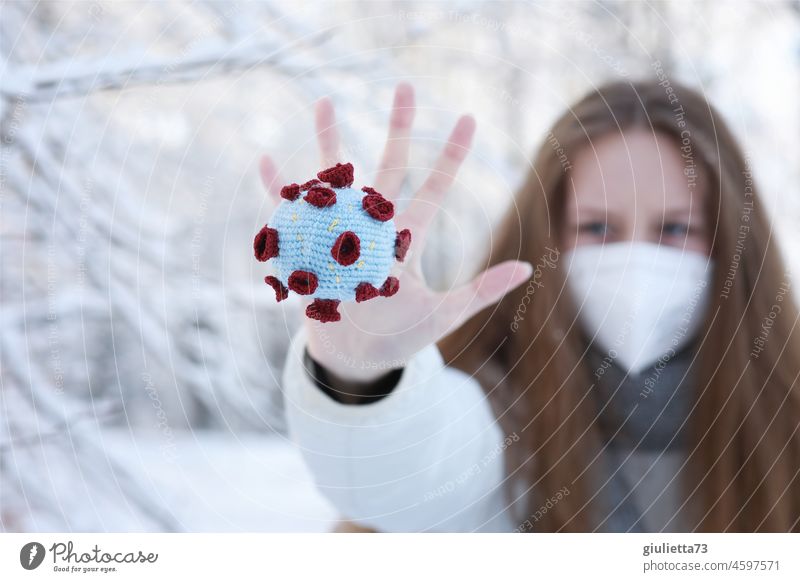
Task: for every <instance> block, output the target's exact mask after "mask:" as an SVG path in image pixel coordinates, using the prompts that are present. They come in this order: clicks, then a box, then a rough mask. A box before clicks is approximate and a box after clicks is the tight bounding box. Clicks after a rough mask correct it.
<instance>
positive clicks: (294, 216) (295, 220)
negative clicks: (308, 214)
mask: <svg viewBox="0 0 800 582" xmlns="http://www.w3.org/2000/svg"><path fill="white" fill-rule="evenodd" d="M292 222H297V213H296V212H293V213H292Z"/></svg>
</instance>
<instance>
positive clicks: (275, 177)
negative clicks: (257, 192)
mask: <svg viewBox="0 0 800 582" xmlns="http://www.w3.org/2000/svg"><path fill="white" fill-rule="evenodd" d="M258 173H259V174H260V176H261V183H262V184H263V185H264V189H265V190H266V191H267V192H268V193H269V195H270V196H273V197H274V198H276V199H277V200H278V201H280V198H281V188H282V187H283V186H285V184H284V183H283V179H282V178H281V176H280V174H279V173H278V168H277V166H275V162H273V161H272V158H270V157H269V156H261V160H259V163H258Z"/></svg>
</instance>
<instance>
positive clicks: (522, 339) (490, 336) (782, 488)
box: [439, 81, 800, 532]
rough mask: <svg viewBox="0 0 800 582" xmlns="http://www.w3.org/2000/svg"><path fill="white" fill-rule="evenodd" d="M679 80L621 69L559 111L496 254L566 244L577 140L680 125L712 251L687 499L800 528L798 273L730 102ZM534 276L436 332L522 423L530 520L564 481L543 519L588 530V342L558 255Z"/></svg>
mask: <svg viewBox="0 0 800 582" xmlns="http://www.w3.org/2000/svg"><path fill="white" fill-rule="evenodd" d="M671 89H672V90H671V91H669V92H668V91H667V90H665V87H664V86H661V85H659V84H658V83H657V82H655V81H640V82H635V83H630V82H617V83H612V84H608V85H606V86H603V87H601V88H599V89H597V90H595V91H593V92H591V93H590V94H588V95H587V96H586V97H584V98H583V99H582V100H580V101H579V102H578V103H577V104H576V105H575V106H574V107H572V108H570V109H569V110H568V111H567V112H565V113H564V115H563V116H562V117H561V118H560V119H559V120H558V121H557V122H556V123H555V125H554V126H553V128H552V130H551V132H550V133H549V134H548V136H547V139H546V140H545V143H544V144H543V145H542V146H541V148H540V150H539V151H538V154H537V156H536V158H535V162H534V166H533V168H532V169H531V171H530V173H529V175H528V177H527V180H526V182H525V184H524V185H523V186H522V188H521V189H520V190H519V192H518V193H517V196H516V200H515V204H514V205H513V207H514V211H513V212H509V214H508V217H507V219H506V222H505V224H504V225H503V227H502V228H500V229H499V233H500V237H499V241H498V242H497V244H496V245H495V246H493V248H492V249H491V252H490V255H489V256H488V257H487V265H493V264H496V263H499V262H502V261H504V260H507V259H519V258H522V259H525V260H528V261H530V262H531V263H532V264H537V263H541V262H542V259H543V257H551V258H552V254H553V249H556V254H557V249H558V247H559V244H560V232H559V229H560V226H561V224H562V222H563V221H562V213H563V208H564V190H565V187H564V186H565V183H566V180H567V179H568V177H569V174H570V171H571V166H570V163H569V159H570V157H571V156H574V155H575V154H576V153H577V152H578V150H579V149H580V148H581V147H583V146H585V145H586V144H589V143H590V142H591V141H592V140H596V139H597V138H599V137H600V136H601V135H604V134H607V133H608V132H624V131H626V130H628V129H630V128H632V127H643V128H646V129H648V130H649V131H652V132H660V133H662V134H665V135H668V136H671V137H673V138H674V140H675V142H676V146H677V147H683V148H684V150H683V151H684V153H686V152H687V151H688V152H689V154H690V155H691V156H693V157H694V158H695V161H696V163H697V164H698V167H699V168H701V170H700V171H701V172H702V173H703V174H704V176H705V178H706V181H705V182H706V183H705V186H706V187H707V189H708V190H707V191H708V196H707V199H708V207H707V209H706V210H707V216H708V220H709V224H710V226H711V228H710V229H709V231H710V232H711V233H713V234H712V240H711V249H712V250H711V253H712V256H713V257H714V259H715V264H716V269H715V273H714V276H713V283H712V289H711V291H710V295H711V302H710V305H709V309H708V312H707V319H706V325H705V326H704V327H703V328H702V329H703V330H704V331H705V333H701V336H702V337H700V338H698V341H697V348H696V349H697V352H696V357H695V358H694V359H693V363H692V365H691V368H690V376H689V377H691V379H692V381H693V383H694V386H695V396H696V398H695V401H694V402H693V404H695V405H694V407H693V409H692V411H691V413H690V416H689V418H688V423H689V431H690V435H691V436H690V438H689V445H688V447H687V455H688V458H687V466H686V469H685V479H684V482H683V483H682V488H683V491H684V497H683V502H684V503H685V505H684V506H683V507H684V510H685V513H686V515H687V517H688V518H689V520H688V521H689V523H691V527H692V529H696V530H698V531H748V532H749V531H780V532H786V531H798V530H799V529H800V479H798V471H800V434H798V427H799V426H800V390H799V389H798V375H800V335H799V334H798V332H797V330H796V326H797V322H798V310H797V306H796V304H795V303H794V301H793V298H792V294H791V290H790V287H791V282H790V281H789V279H788V275H787V273H786V269H785V266H784V263H783V261H782V259H781V257H780V254H779V252H778V249H777V248H776V245H775V239H774V237H773V236H772V232H771V231H770V225H769V220H768V217H767V215H766V210H765V208H764V206H763V205H762V204H761V201H760V197H759V195H758V192H757V188H756V187H755V184H753V183H752V176H751V172H750V169H749V163H748V160H746V159H745V157H744V156H743V154H742V152H741V151H740V149H739V147H738V145H737V143H736V141H735V139H734V137H733V135H732V134H731V132H730V130H729V129H728V127H727V126H726V124H725V123H724V121H723V119H722V117H721V116H720V114H719V113H718V112H717V111H716V110H715V109H714V107H712V106H711V105H710V104H709V103H708V102H707V101H706V99H704V98H703V97H702V96H701V95H700V94H698V93H697V92H695V91H693V90H691V89H689V88H687V87H684V86H681V85H678V84H676V83H672V84H671ZM679 108H680V109H679ZM687 148H688V149H687ZM745 215H747V218H744V216H745ZM542 264H544V263H542ZM537 277H538V279H537V282H536V285H534V286H531V285H529V286H527V287H526V286H524V285H523V286H521V287H520V288H518V289H516V290H515V291H513V292H511V293H509V294H508V295H507V296H506V297H505V298H504V299H503V300H502V301H501V302H500V303H499V304H498V305H496V306H493V307H491V308H488V309H486V310H484V311H483V312H482V313H479V314H478V315H476V316H475V317H474V318H472V319H471V320H470V321H468V322H467V323H466V324H465V325H464V326H462V327H461V328H460V329H459V330H457V331H456V332H454V333H453V334H451V335H450V336H448V337H446V338H444V339H443V340H442V341H441V342H440V344H439V347H440V349H441V351H442V353H443V355H444V357H445V359H446V361H447V362H448V363H449V364H450V365H452V366H455V367H457V368H460V369H462V370H464V371H465V372H467V373H470V374H473V375H475V376H476V377H477V378H478V379H479V381H481V384H482V385H483V388H484V390H485V391H486V393H487V394H488V396H489V398H490V401H491V402H492V404H493V407H494V409H495V412H496V414H497V416H498V418H499V420H500V423H501V425H502V426H503V427H504V429H505V430H507V431H508V432H509V434H510V433H516V434H517V435H519V437H520V441H519V442H517V443H515V444H514V445H513V446H510V447H508V449H507V450H506V460H507V467H508V474H509V482H510V483H512V484H513V483H520V484H522V485H524V488H523V489H525V490H530V492H531V493H530V494H529V495H527V496H526V498H525V501H524V504H525V505H526V506H527V512H528V513H527V514H526V513H525V512H522V513H521V514H520V516H519V517H520V519H521V520H524V519H525V518H526V515H528V516H530V515H532V514H533V513H534V512H535V510H536V508H537V507H540V506H541V505H542V504H543V502H544V500H546V499H547V498H548V497H550V496H551V495H553V494H554V493H556V492H558V491H562V490H563V488H564V487H568V488H569V495H566V496H563V498H561V499H560V500H559V501H558V503H555V504H551V505H552V507H551V508H550V509H549V510H548V511H547V512H546V513H545V514H544V515H543V516H542V517H541V519H538V521H537V522H536V529H541V530H544V531H591V530H593V529H595V528H597V527H598V523H599V522H600V521H601V520H602V519H603V517H604V516H602V515H600V512H599V509H598V507H597V504H596V503H595V502H593V501H592V498H593V496H594V494H595V492H596V489H597V487H598V484H599V483H602V480H600V478H601V477H600V473H599V469H597V465H598V463H597V462H593V459H595V457H596V456H597V454H598V452H599V451H600V444H599V438H598V435H597V429H596V427H595V417H596V412H597V411H596V407H595V404H594V402H593V401H592V399H591V398H590V397H589V396H590V387H591V385H592V374H591V371H590V370H589V367H588V365H587V364H586V350H587V346H586V342H585V340H582V339H581V337H580V335H579V332H578V326H577V325H575V323H576V309H575V306H574V305H572V303H571V302H570V299H569V297H568V295H569V294H568V293H565V292H564V290H565V288H564V274H563V272H562V270H561V269H560V268H557V267H556V268H543V269H540V270H537ZM532 290H534V291H535V292H534V293H532ZM526 297H527V300H526ZM522 305H524V306H525V309H524V317H520V307H521V306H522ZM776 306H777V307H778V308H779V310H780V313H777V314H776V309H775V308H776ZM771 314H772V315H771ZM515 316H516V319H515ZM765 322H767V324H768V325H769V328H768V329H769V332H768V334H767V335H766V337H765V334H764V327H762V326H765V325H766V324H765ZM491 368H494V369H500V370H502V371H503V376H504V381H502V382H498V381H497V379H496V378H489V376H488V375H487V373H486V371H487V370H489V369H491ZM690 508H694V509H693V510H691V511H690Z"/></svg>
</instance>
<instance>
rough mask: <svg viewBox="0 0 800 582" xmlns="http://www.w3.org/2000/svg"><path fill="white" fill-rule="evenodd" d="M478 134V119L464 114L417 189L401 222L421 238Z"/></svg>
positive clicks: (399, 219) (400, 218) (400, 219)
mask: <svg viewBox="0 0 800 582" xmlns="http://www.w3.org/2000/svg"><path fill="white" fill-rule="evenodd" d="M473 135H475V119H474V118H473V117H472V116H470V115H464V116H462V117H461V118H460V119H459V120H458V121H457V122H456V125H455V127H454V128H453V131H452V132H451V133H450V137H449V138H448V140H447V144H445V146H444V149H443V150H442V153H441V154H439V158H438V159H437V160H436V163H435V164H434V166H433V169H432V170H431V173H430V175H429V176H428V178H427V179H426V180H425V182H424V183H423V184H422V186H421V187H420V189H419V190H418V191H417V194H416V196H414V198H413V200H411V202H410V203H409V205H408V208H407V209H406V211H405V212H404V213H403V214H402V215H401V216H399V217H398V222H400V223H401V224H402V225H403V226H407V227H408V228H411V229H412V232H413V233H414V236H416V237H417V239H418V240H419V239H420V238H422V237H424V235H425V231H426V230H427V228H428V226H429V225H430V223H431V221H432V220H433V217H434V216H435V215H436V211H437V210H438V209H439V207H440V206H441V203H442V200H443V199H444V196H445V194H447V189H448V188H449V187H450V186H451V185H452V183H453V181H454V180H455V177H456V175H457V174H458V169H459V168H460V167H461V163H462V162H463V161H464V158H466V157H467V154H468V153H469V150H470V146H471V145H472V136H473Z"/></svg>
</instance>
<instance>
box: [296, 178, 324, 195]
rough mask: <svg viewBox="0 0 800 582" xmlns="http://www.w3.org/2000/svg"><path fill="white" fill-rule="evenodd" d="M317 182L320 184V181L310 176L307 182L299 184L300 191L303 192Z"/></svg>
mask: <svg viewBox="0 0 800 582" xmlns="http://www.w3.org/2000/svg"><path fill="white" fill-rule="evenodd" d="M317 184H322V182H320V181H319V180H317V179H316V178H312V179H311V180H309V181H308V182H303V183H302V184H300V191H301V192H305V191H306V190H308V189H309V188H311V187H312V186H316V185H317Z"/></svg>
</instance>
